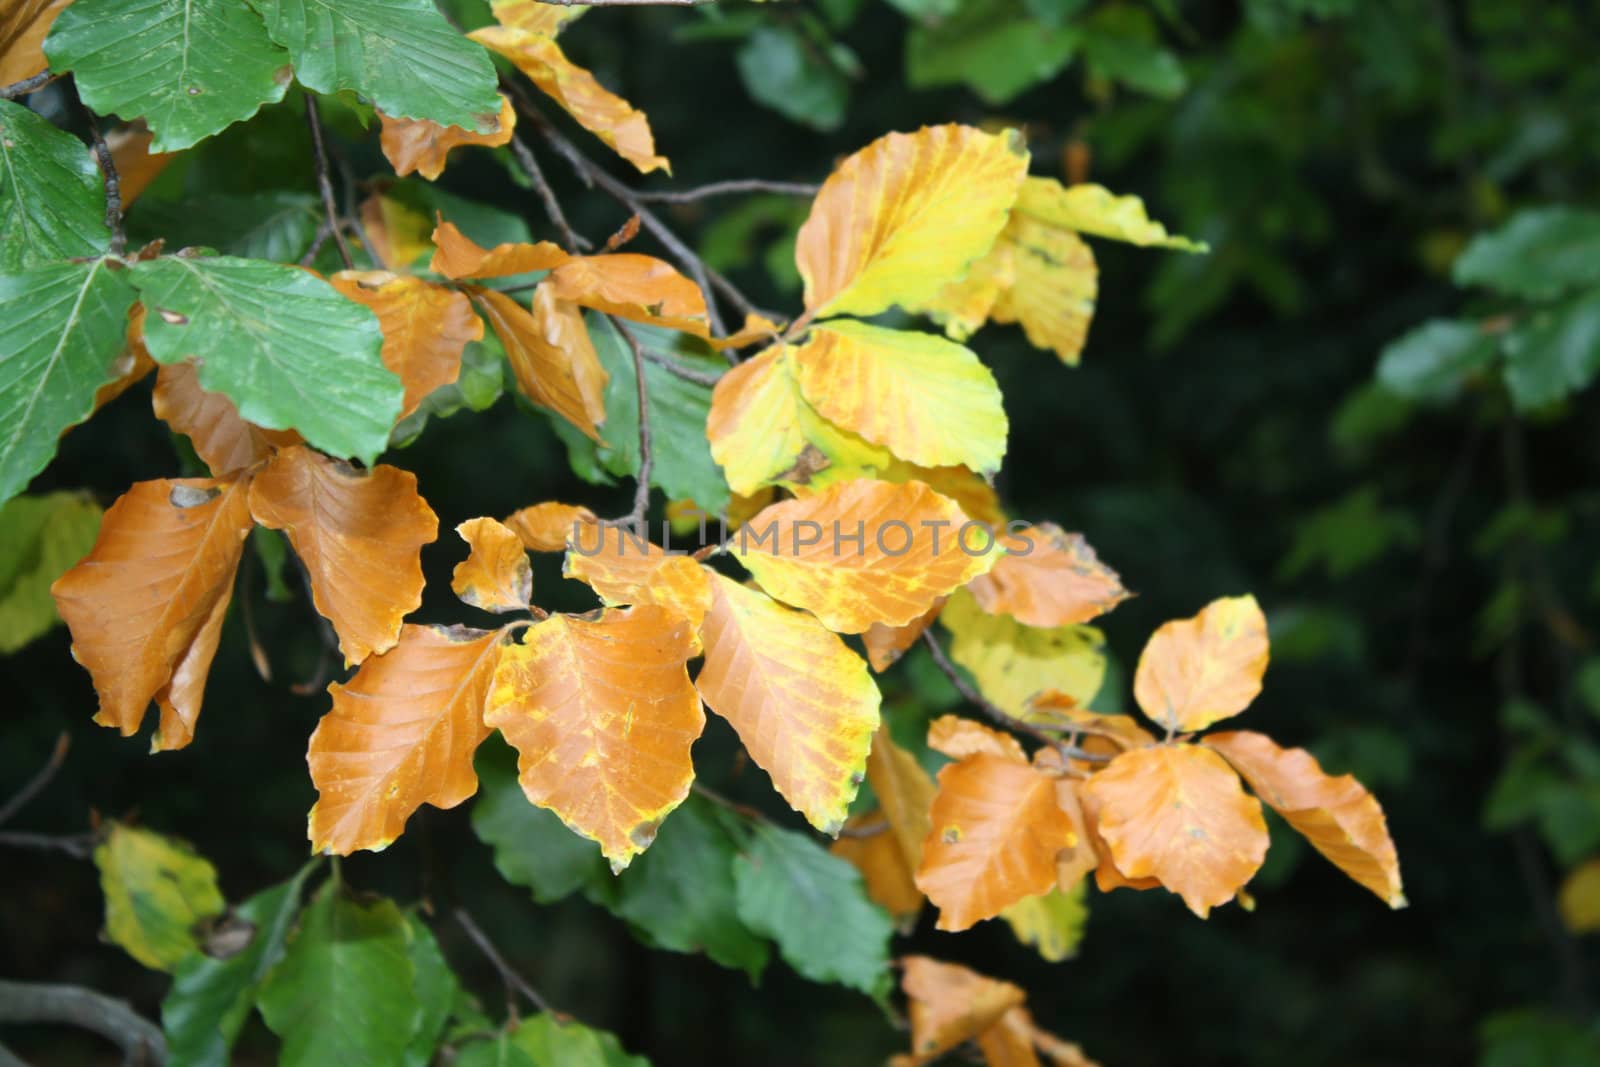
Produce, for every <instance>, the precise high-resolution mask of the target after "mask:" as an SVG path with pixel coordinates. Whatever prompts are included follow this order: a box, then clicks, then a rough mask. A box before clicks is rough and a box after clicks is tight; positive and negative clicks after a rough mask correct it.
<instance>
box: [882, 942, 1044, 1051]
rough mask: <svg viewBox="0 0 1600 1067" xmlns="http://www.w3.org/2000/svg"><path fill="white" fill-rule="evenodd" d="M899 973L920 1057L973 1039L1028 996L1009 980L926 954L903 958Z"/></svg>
mask: <svg viewBox="0 0 1600 1067" xmlns="http://www.w3.org/2000/svg"><path fill="white" fill-rule="evenodd" d="M900 975H901V977H900V988H901V989H903V990H904V991H905V994H906V999H907V1001H908V1002H909V1003H908V1007H909V1009H910V1015H911V1048H912V1051H913V1052H914V1054H915V1055H916V1056H917V1057H918V1059H919V1061H920V1060H922V1059H924V1058H925V1059H928V1060H932V1059H934V1058H936V1057H938V1056H939V1055H940V1054H942V1053H945V1052H949V1051H950V1050H951V1049H953V1048H955V1047H956V1046H958V1045H963V1044H965V1043H966V1042H968V1041H971V1040H973V1039H974V1038H976V1037H977V1036H978V1035H979V1034H981V1033H983V1032H984V1031H986V1030H988V1029H989V1028H990V1027H992V1026H994V1025H995V1024H996V1023H997V1022H999V1021H1000V1019H1001V1017H1002V1016H1004V1015H1005V1014H1006V1013H1007V1012H1009V1011H1011V1010H1012V1009H1013V1008H1018V1007H1021V1006H1022V1003H1023V1001H1024V1000H1025V999H1026V996H1025V994H1024V993H1023V992H1022V990H1021V989H1019V988H1018V987H1017V986H1014V985H1012V984H1011V983H1010V982H1001V981H998V980H996V979H994V978H987V977H985V976H984V975H981V974H979V973H977V972H976V971H972V970H968V969H967V968H966V967H962V966H961V965H960V964H955V963H944V962H941V961H939V960H936V959H931V958H930V957H927V956H906V957H904V958H903V959H901V960H900Z"/></svg>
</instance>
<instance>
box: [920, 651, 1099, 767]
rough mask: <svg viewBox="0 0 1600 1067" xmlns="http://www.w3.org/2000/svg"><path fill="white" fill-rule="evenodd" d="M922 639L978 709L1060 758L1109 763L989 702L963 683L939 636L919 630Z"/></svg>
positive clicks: (934, 659)
mask: <svg viewBox="0 0 1600 1067" xmlns="http://www.w3.org/2000/svg"><path fill="white" fill-rule="evenodd" d="M922 640H923V642H924V643H925V644H926V645H927V646H928V651H929V652H930V653H932V654H933V662H934V663H936V664H938V667H939V669H940V670H941V671H943V672H944V676H945V677H946V678H948V679H950V684H952V685H954V686H955V687H956V689H957V691H959V692H960V693H961V695H962V696H964V697H966V698H967V700H968V701H969V702H970V703H972V704H974V705H976V706H977V708H978V710H980V711H982V712H983V713H984V714H985V715H987V716H989V718H991V719H993V720H994V721H995V722H996V723H997V724H999V725H1000V726H1003V727H1005V728H1006V729H1008V730H1014V731H1016V732H1017V733H1019V734H1023V735H1025V736H1027V737H1031V738H1033V739H1034V740H1035V741H1037V742H1039V743H1040V744H1042V745H1048V746H1049V747H1050V748H1053V749H1055V750H1056V751H1057V752H1059V753H1061V755H1062V757H1063V758H1068V759H1075V760H1082V761H1083V762H1084V763H1109V762H1110V761H1111V757H1110V756H1107V755H1103V754H1101V753H1099V752H1085V751H1084V750H1083V749H1081V748H1078V747H1077V746H1076V745H1069V744H1067V743H1066V742H1065V741H1062V740H1061V739H1060V738H1056V737H1051V736H1050V735H1049V734H1047V733H1045V732H1044V731H1043V730H1040V729H1038V728H1036V727H1034V726H1032V725H1030V724H1029V723H1025V722H1022V721H1021V720H1019V719H1017V718H1014V717H1013V716H1010V715H1007V714H1006V713H1005V712H1004V711H1002V710H1000V708H999V707H998V706H996V705H995V704H992V703H990V702H989V699H988V698H987V697H985V696H984V695H983V694H982V693H980V692H978V691H977V690H976V689H974V688H973V687H972V686H970V685H968V684H967V680H966V679H965V678H963V677H961V672H960V671H958V670H956V665H955V664H954V663H951V662H950V659H949V657H948V656H946V655H945V653H944V648H943V646H941V645H940V644H939V639H938V638H937V637H934V636H933V631H932V630H924V631H922Z"/></svg>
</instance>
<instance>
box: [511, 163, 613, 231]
mask: <svg viewBox="0 0 1600 1067" xmlns="http://www.w3.org/2000/svg"><path fill="white" fill-rule="evenodd" d="M511 154H512V155H513V156H515V157H516V159H517V163H518V164H519V165H520V166H521V167H522V171H523V173H524V174H526V175H527V176H528V180H529V181H531V182H532V183H533V187H534V189H535V190H536V191H537V192H538V194H539V199H540V200H542V201H544V213H545V214H546V215H548V216H550V221H551V222H552V223H554V224H555V227H556V229H558V230H560V231H561V242H562V244H564V245H566V246H567V250H568V251H570V252H582V251H584V250H585V249H587V248H591V247H593V245H592V243H591V242H590V241H588V240H586V239H584V238H583V237H581V236H579V234H578V232H577V231H576V230H574V229H573V228H572V224H571V223H569V222H567V215H566V212H564V211H562V210H561V201H559V200H557V199H556V194H555V190H553V189H551V188H550V183H549V182H548V181H546V180H545V176H544V168H543V167H541V166H539V160H538V159H537V158H536V157H535V156H534V154H533V149H531V148H529V147H528V144H527V142H526V141H524V140H523V139H522V138H520V137H512V138H511Z"/></svg>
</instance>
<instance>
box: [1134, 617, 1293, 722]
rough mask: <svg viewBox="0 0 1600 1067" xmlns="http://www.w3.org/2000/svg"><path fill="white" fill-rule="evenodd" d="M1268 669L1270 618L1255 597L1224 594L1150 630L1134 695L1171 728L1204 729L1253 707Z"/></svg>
mask: <svg viewBox="0 0 1600 1067" xmlns="http://www.w3.org/2000/svg"><path fill="white" fill-rule="evenodd" d="M1266 670H1267V620H1266V618H1265V617H1264V616H1263V615H1262V614H1261V608H1260V606H1259V605H1257V604H1256V598H1255V597H1253V596H1248V595H1246V596H1238V597H1222V598H1220V599H1218V600H1213V601H1212V602H1211V603H1210V604H1207V605H1206V607H1205V608H1204V609H1203V610H1202V611H1201V612H1200V614H1198V615H1196V616H1194V617H1193V618H1190V619H1175V620H1173V621H1172V622H1168V623H1163V624H1162V626H1161V628H1160V629H1158V630H1157V631H1156V632H1155V633H1154V634H1153V635H1151V637H1150V640H1149V641H1148V642H1147V643H1146V644H1145V646H1144V651H1143V652H1142V653H1140V655H1139V667H1138V670H1137V671H1135V673H1134V676H1133V695H1134V698H1135V699H1136V700H1138V702H1139V707H1140V708H1142V709H1143V710H1144V713H1145V714H1146V715H1148V716H1150V718H1151V719H1152V720H1154V721H1155V722H1158V723H1160V724H1161V725H1163V726H1165V727H1166V728H1167V729H1169V730H1183V731H1189V730H1203V729H1205V728H1206V727H1207V726H1210V725H1211V724H1212V723H1214V722H1216V721H1217V720H1219V719H1226V718H1228V717H1229V716H1230V715H1237V714H1238V713H1239V712H1241V711H1243V710H1244V709H1245V708H1247V707H1249V705H1250V702H1251V701H1252V700H1254V699H1255V698H1256V694H1258V693H1260V692H1261V676H1262V675H1263V674H1265V673H1266Z"/></svg>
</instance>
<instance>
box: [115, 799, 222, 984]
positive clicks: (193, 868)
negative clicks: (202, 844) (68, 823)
mask: <svg viewBox="0 0 1600 1067" xmlns="http://www.w3.org/2000/svg"><path fill="white" fill-rule="evenodd" d="M94 865H95V866H96V867H98V868H99V869H100V889H101V891H102V892H104V893H105V898H106V935H107V936H108V937H109V938H110V939H111V940H112V941H113V942H115V943H116V944H118V945H121V946H122V947H123V948H124V949H126V950H127V953H128V955H130V956H132V957H133V958H134V959H136V960H138V961H139V962H140V963H142V964H144V965H145V966H146V967H154V968H155V969H156V970H160V971H170V970H172V969H173V967H175V966H177V964H178V961H180V960H182V959H183V958H184V957H185V956H187V955H189V954H190V953H191V952H194V951H195V950H196V949H197V948H198V947H199V942H198V941H197V940H196V938H195V928H196V927H197V926H198V925H199V924H200V923H201V922H203V921H205V920H207V919H210V918H213V917H214V916H217V915H220V914H221V913H222V909H223V908H224V907H226V906H227V905H226V902H225V901H223V899H222V892H221V891H220V890H219V889H218V888H217V871H216V868H215V867H213V866H211V864H210V863H208V862H207V861H206V860H205V859H204V858H202V857H201V856H199V855H198V854H196V853H195V851H194V849H192V848H190V847H189V846H188V845H187V844H185V843H184V842H182V841H178V840H176V839H174V838H170V837H164V836H163V835H161V834H158V833H154V832H152V831H150V830H144V829H141V828H139V827H135V826H128V825H126V824H124V823H116V822H114V823H112V824H111V828H110V831H109V832H108V833H107V834H106V837H105V840H104V841H102V842H101V843H100V844H99V845H97V846H96V847H95V850H94Z"/></svg>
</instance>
